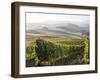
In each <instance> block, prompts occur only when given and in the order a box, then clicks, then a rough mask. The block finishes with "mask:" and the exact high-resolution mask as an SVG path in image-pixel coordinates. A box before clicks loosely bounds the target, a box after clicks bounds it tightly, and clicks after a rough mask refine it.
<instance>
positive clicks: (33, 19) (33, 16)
mask: <svg viewBox="0 0 100 80" xmlns="http://www.w3.org/2000/svg"><path fill="white" fill-rule="evenodd" d="M47 21H64V22H65V21H66V22H67V21H68V22H87V21H89V16H84V15H67V14H66V15H63V14H62V15H61V14H44V13H26V23H45V22H47Z"/></svg>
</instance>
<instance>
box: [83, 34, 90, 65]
mask: <svg viewBox="0 0 100 80" xmlns="http://www.w3.org/2000/svg"><path fill="white" fill-rule="evenodd" d="M88 35H89V34H88V33H86V36H85V41H84V44H85V46H84V55H83V60H84V63H85V64H88V63H89V59H88V58H89V37H88Z"/></svg>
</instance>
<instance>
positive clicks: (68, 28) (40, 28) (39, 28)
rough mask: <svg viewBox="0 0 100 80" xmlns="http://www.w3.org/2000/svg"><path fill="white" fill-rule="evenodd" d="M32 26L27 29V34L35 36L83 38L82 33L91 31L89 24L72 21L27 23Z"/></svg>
mask: <svg viewBox="0 0 100 80" xmlns="http://www.w3.org/2000/svg"><path fill="white" fill-rule="evenodd" d="M27 27H30V28H29V29H27V30H26V35H30V34H31V35H33V36H53V37H72V38H81V37H82V36H81V34H85V33H86V32H89V24H83V25H79V24H78V25H77V24H72V23H59V24H56V23H54V24H50V23H47V24H41V23H40V24H38V23H35V24H27Z"/></svg>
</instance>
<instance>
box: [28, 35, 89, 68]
mask: <svg viewBox="0 0 100 80" xmlns="http://www.w3.org/2000/svg"><path fill="white" fill-rule="evenodd" d="M88 43H89V42H88V36H86V38H85V39H54V38H52V39H51V38H37V39H34V40H32V42H31V43H30V44H29V45H28V46H26V67H32V66H52V65H75V64H88V63H89V60H88V58H89V57H88Z"/></svg>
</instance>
